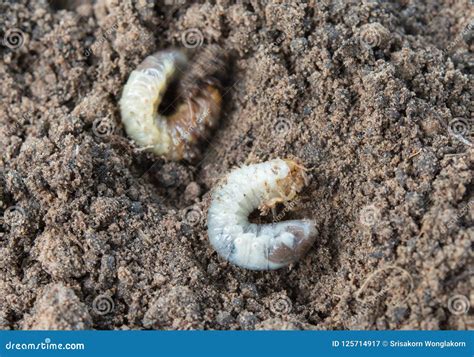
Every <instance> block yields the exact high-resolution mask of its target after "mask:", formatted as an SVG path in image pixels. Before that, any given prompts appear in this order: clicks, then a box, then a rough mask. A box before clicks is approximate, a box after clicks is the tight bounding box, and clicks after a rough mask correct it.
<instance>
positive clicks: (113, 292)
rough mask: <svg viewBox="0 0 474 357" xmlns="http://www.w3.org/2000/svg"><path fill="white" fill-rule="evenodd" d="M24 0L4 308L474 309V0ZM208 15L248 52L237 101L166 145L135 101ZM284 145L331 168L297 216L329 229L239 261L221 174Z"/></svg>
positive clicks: (7, 115)
mask: <svg viewBox="0 0 474 357" xmlns="http://www.w3.org/2000/svg"><path fill="white" fill-rule="evenodd" d="M173 2H174V4H173ZM12 3H13V4H8V3H7V4H6V3H4V2H3V3H2V4H1V5H0V14H1V15H0V25H1V26H0V28H1V29H2V33H1V34H0V35H1V37H2V38H3V37H5V38H6V37H7V36H6V35H7V31H8V30H11V29H14V28H17V29H20V30H21V31H22V34H21V35H22V36H23V44H21V46H19V47H18V46H16V45H15V44H14V43H13V42H11V43H8V44H9V46H6V43H5V42H4V44H5V45H4V46H2V47H1V48H0V52H1V55H2V62H1V66H0V78H1V83H2V86H1V92H0V93H1V95H0V103H1V107H0V122H1V126H0V130H1V134H0V136H1V145H2V149H1V158H0V160H1V161H0V163H1V169H2V170H1V174H0V175H1V176H0V180H1V182H2V184H1V191H0V199H1V205H2V206H1V210H0V214H1V215H3V216H4V222H3V225H2V228H1V230H0V233H1V237H0V327H2V328H4V329H27V328H42V329H80V328H95V329H143V328H146V329H361V328H362V329H465V328H469V326H470V327H471V328H472V327H473V325H474V321H473V317H472V315H469V313H464V312H465V310H466V309H465V307H466V303H469V300H470V303H471V305H472V304H473V303H474V301H473V300H474V296H473V295H472V286H473V279H474V277H473V274H472V273H473V270H472V266H473V265H472V245H473V241H474V228H473V220H474V205H473V204H472V199H473V191H474V190H473V188H474V186H473V178H472V173H473V166H474V165H473V163H474V150H473V147H472V136H471V137H469V135H467V134H466V136H464V139H462V138H461V137H460V136H459V135H458V136H456V135H453V128H451V130H450V129H449V128H450V126H452V125H453V120H458V123H459V121H461V123H464V125H465V124H468V125H470V126H471V127H470V130H471V131H472V127H473V124H472V119H471V118H472V111H473V108H472V96H471V95H472V92H471V93H470V92H469V89H471V90H472V88H473V61H472V48H473V41H472V40H473V32H472V26H471V27H469V26H468V25H469V19H470V18H471V19H472V14H473V12H472V5H469V1H467V0H465V1H455V0H444V1H419V0H412V1H408V0H400V1H395V2H390V3H389V2H384V3H383V4H380V3H377V2H376V1H364V2H360V1H357V2H350V1H336V0H332V1H331V0H323V1H317V2H314V1H311V0H308V1H299V2H296V1H287V2H279V1H275V2H270V1H257V0H250V1H239V2H238V4H232V3H233V2H231V1H227V0H215V1H209V2H207V3H204V4H201V3H193V4H190V2H189V1H180V0H173V1H171V0H167V1H158V3H157V4H153V3H151V2H150V1H147V0H137V1H135V0H128V1H119V0H103V1H101V0H99V1H97V3H94V4H89V3H87V2H86V1H82V2H80V1H76V2H68V3H67V4H66V3H65V2H64V1H60V0H54V1H50V2H49V3H48V2H47V1H46V0H42V1H31V2H30V1H26V0H22V1H13V2H12ZM193 28H196V29H198V30H199V31H200V33H201V34H202V36H203V40H204V41H203V45H206V44H210V43H218V44H220V45H221V46H222V47H223V48H224V49H225V51H226V53H228V55H229V63H228V67H229V68H228V83H226V84H225V90H224V92H225V96H224V102H225V106H224V113H223V115H222V118H221V122H220V125H219V127H218V128H217V129H216V130H215V132H214V134H213V135H212V136H211V137H210V138H209V142H208V143H206V144H205V145H204V146H203V148H202V155H201V157H200V160H198V162H195V163H186V162H178V163H175V162H165V161H164V160H162V159H160V158H157V157H153V155H151V154H149V153H146V152H143V151H140V150H139V148H137V147H135V146H134V144H133V143H132V142H130V140H129V139H128V138H127V137H126V135H125V133H124V130H123V127H122V125H121V122H120V114H119V111H118V104H117V103H118V100H119V98H120V93H121V90H122V88H123V85H124V83H125V81H126V79H127V78H128V75H129V73H130V72H131V71H132V70H133V69H134V68H135V67H136V66H137V64H138V63H139V62H141V61H142V60H143V59H144V58H145V57H146V56H147V55H149V54H151V53H153V52H154V51H156V50H159V49H165V48H169V47H171V46H182V41H183V40H182V36H183V34H188V32H189V30H190V29H193ZM16 47H18V48H16ZM196 50H197V51H199V46H198V47H197V48H196ZM107 125H110V126H111V128H112V129H115V130H113V131H110V130H109V131H108V130H107V129H108V128H107ZM454 129H456V128H454ZM468 129H469V128H468ZM456 130H457V129H456ZM468 134H469V133H468ZM471 134H472V133H471ZM276 157H293V158H298V159H299V160H300V161H301V162H302V163H303V164H304V165H305V166H307V167H311V168H312V170H311V173H312V181H311V184H310V185H309V186H308V187H307V188H306V190H305V191H304V192H303V193H302V194H301V195H300V198H299V201H298V202H297V204H295V205H293V206H292V208H293V209H292V210H291V212H289V213H286V216H287V217H288V218H290V217H307V218H310V217H312V218H314V219H315V220H317V222H318V226H319V231H320V236H319V237H318V239H317V243H316V244H315V246H314V247H313V248H312V249H311V250H310V252H309V254H308V255H307V256H306V257H305V258H304V259H303V260H302V261H300V262H299V263H298V264H295V265H293V266H291V267H288V268H286V269H281V270H279V271H274V272H252V271H246V270H242V269H240V268H237V267H234V266H231V265H230V264H228V263H226V262H225V261H223V260H222V259H220V258H219V257H217V255H216V253H215V252H214V251H213V250H212V249H211V247H210V245H209V244H208V241H207V233H206V211H207V207H208V205H209V200H210V195H209V194H210V190H211V189H212V187H213V185H215V183H216V182H217V181H218V180H219V179H220V178H221V177H222V176H223V175H224V174H226V173H227V172H228V171H229V170H230V169H231V168H233V167H235V166H238V165H241V164H243V163H250V162H259V161H264V160H267V159H271V158H276ZM284 219H286V218H284ZM470 294H471V295H470ZM457 295H461V296H457ZM463 304H464V305H463ZM456 309H457V310H456Z"/></svg>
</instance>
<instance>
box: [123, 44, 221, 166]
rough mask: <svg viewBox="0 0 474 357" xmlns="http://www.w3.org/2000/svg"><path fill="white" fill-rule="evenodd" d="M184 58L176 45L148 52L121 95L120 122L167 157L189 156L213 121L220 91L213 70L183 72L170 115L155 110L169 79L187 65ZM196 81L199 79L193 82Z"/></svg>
mask: <svg viewBox="0 0 474 357" xmlns="http://www.w3.org/2000/svg"><path fill="white" fill-rule="evenodd" d="M188 66H189V64H188V59H187V57H186V55H185V54H184V53H183V52H181V51H179V50H170V51H162V52H157V53H155V54H153V55H151V56H148V57H147V58H146V59H145V60H144V61H143V62H142V63H141V64H140V65H139V66H138V67H137V69H136V70H134V71H133V72H132V73H131V74H130V77H129V79H128V81H127V83H126V85H125V87H124V90H123V93H122V98H121V99H120V110H121V115H122V122H123V123H124V126H125V130H126V131H127V134H128V135H129V136H130V137H131V138H132V139H133V140H135V142H136V143H137V144H138V145H140V146H142V147H145V148H149V149H150V150H151V151H152V152H154V153H155V154H157V155H161V156H163V157H165V158H167V159H170V160H181V159H192V158H193V157H194V156H195V155H196V144H197V143H198V141H199V140H200V139H201V138H202V137H204V136H205V135H206V134H207V132H208V131H209V129H210V128H211V127H213V126H214V124H215V123H216V122H217V120H218V118H219V114H220V108H221V95H220V91H219V89H218V88H217V85H215V84H214V83H215V82H216V81H217V80H216V79H215V78H213V77H212V76H211V75H208V74H207V73H203V75H204V78H194V77H193V78H194V79H195V81H196V83H195V85H194V87H191V84H189V83H192V80H190V79H189V75H188V76H186V90H185V91H184V92H183V91H182V92H181V94H182V96H183V98H182V99H180V98H177V99H178V100H177V104H178V107H177V110H176V112H175V113H173V114H172V115H169V116H165V115H162V114H160V113H159V112H158V107H159V106H160V103H161V102H162V100H163V95H164V94H165V92H166V90H167V88H168V86H169V84H170V83H171V82H172V81H173V80H175V79H177V78H179V77H180V76H181V75H182V73H185V72H186V70H187V67H188ZM197 82H198V83H197Z"/></svg>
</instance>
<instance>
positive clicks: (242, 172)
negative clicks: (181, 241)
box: [208, 159, 317, 270]
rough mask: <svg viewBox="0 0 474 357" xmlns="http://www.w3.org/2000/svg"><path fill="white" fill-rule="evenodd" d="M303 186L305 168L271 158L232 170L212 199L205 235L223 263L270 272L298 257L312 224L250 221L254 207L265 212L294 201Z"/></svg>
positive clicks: (308, 241) (311, 235)
mask: <svg viewBox="0 0 474 357" xmlns="http://www.w3.org/2000/svg"><path fill="white" fill-rule="evenodd" d="M305 184H306V175H305V173H304V168H302V167H301V166H300V165H298V164H296V163H295V162H294V161H292V160H282V159H276V160H271V161H267V162H264V163H260V164H254V165H248V166H243V167H241V168H239V169H236V170H234V171H232V172H231V173H230V174H229V175H228V177H227V179H226V181H225V183H224V184H222V185H221V186H219V187H218V188H217V189H216V190H215V191H214V192H213V195H212V202H211V205H210V208H209V212H208V235H209V241H210V243H211V245H212V246H213V247H214V249H215V250H216V251H217V252H218V253H219V255H221V256H222V257H223V258H224V259H226V260H228V261H230V262H231V263H233V264H235V265H238V266H240V267H243V268H247V269H252V270H271V269H278V268H281V267H284V266H286V265H288V264H290V263H292V262H295V261H297V260H298V259H300V258H301V257H302V256H303V255H304V254H305V253H306V252H307V251H308V250H309V248H310V247H311V246H312V245H313V243H314V240H315V238H316V234H317V229H316V226H315V222H314V221H312V220H307V219H304V220H291V221H283V222H278V223H270V224H261V225H259V224H255V223H250V222H249V219H248V216H249V215H250V213H251V212H252V211H253V210H254V209H255V208H257V207H258V208H260V209H261V210H266V209H268V208H271V207H274V206H275V204H277V203H284V202H287V201H289V200H291V199H293V198H294V197H295V196H296V194H297V193H298V192H299V191H300V190H301V189H302V188H303V186H304V185H305Z"/></svg>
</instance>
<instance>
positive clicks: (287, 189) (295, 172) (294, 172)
mask: <svg viewBox="0 0 474 357" xmlns="http://www.w3.org/2000/svg"><path fill="white" fill-rule="evenodd" d="M283 161H285V163H286V165H287V166H288V168H289V169H290V172H289V174H288V175H287V176H286V177H285V178H283V179H281V180H278V186H279V188H280V190H281V191H282V193H283V194H284V195H285V197H284V198H285V200H288V201H289V200H292V199H293V198H294V197H295V196H296V194H297V193H298V192H300V191H301V189H302V188H303V187H304V186H306V185H307V184H308V181H309V180H308V175H307V174H306V169H305V167H304V166H303V165H301V164H299V163H297V162H296V161H293V160H289V159H284V160H283Z"/></svg>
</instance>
